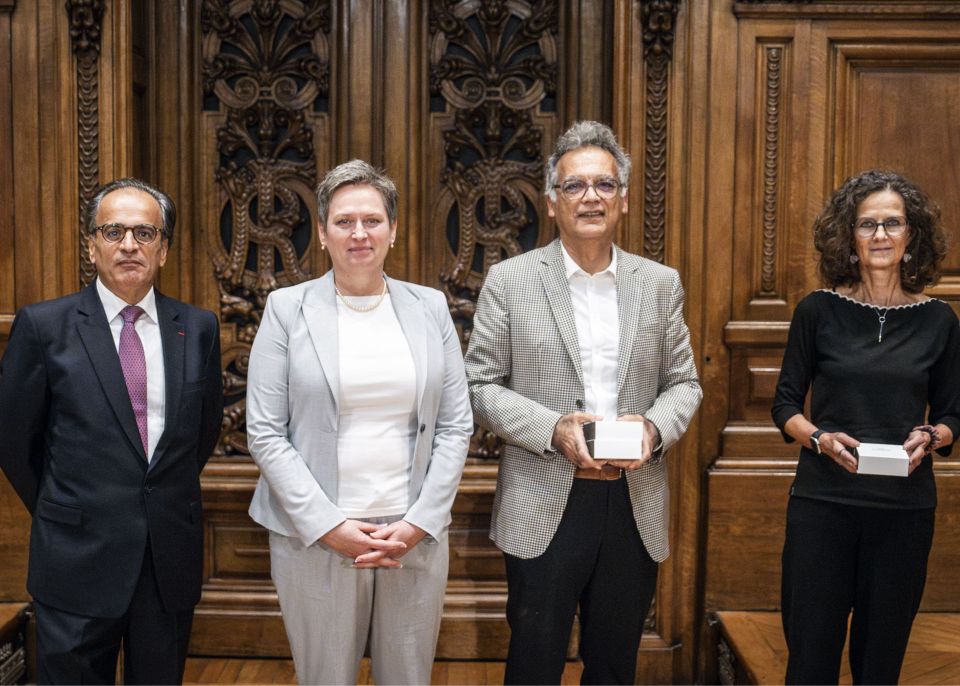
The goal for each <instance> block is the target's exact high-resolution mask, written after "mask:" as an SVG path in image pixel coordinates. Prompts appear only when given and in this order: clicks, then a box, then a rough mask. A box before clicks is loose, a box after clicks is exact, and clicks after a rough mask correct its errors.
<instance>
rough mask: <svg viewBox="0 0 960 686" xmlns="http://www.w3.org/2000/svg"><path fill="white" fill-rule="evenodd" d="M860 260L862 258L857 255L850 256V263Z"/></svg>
mask: <svg viewBox="0 0 960 686" xmlns="http://www.w3.org/2000/svg"><path fill="white" fill-rule="evenodd" d="M859 261H860V258H859V257H857V256H856V255H851V256H850V264H856V263H857V262H859Z"/></svg>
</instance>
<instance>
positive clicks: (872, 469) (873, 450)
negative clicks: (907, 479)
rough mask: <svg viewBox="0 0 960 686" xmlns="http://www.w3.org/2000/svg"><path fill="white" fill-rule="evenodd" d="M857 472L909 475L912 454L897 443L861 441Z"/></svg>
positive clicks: (858, 450) (858, 451) (858, 449)
mask: <svg viewBox="0 0 960 686" xmlns="http://www.w3.org/2000/svg"><path fill="white" fill-rule="evenodd" d="M857 456H858V459H857V474H881V475H883V476H908V474H909V467H910V456H909V455H908V454H907V451H906V450H904V449H903V446H902V445H899V444H895V443H861V444H860V447H859V448H857Z"/></svg>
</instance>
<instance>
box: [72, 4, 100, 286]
mask: <svg viewBox="0 0 960 686" xmlns="http://www.w3.org/2000/svg"><path fill="white" fill-rule="evenodd" d="M103 11H104V5H103V0H67V12H69V14H70V40H71V42H72V44H73V52H74V54H75V55H76V61H77V146H78V147H77V195H78V200H79V203H78V205H79V208H80V218H79V221H78V228H79V231H78V233H79V236H78V242H79V245H78V252H79V255H80V283H81V284H84V285H86V284H88V283H90V282H91V281H93V279H94V278H95V277H96V267H94V266H93V263H92V262H91V261H90V255H89V254H88V252H87V250H86V248H85V246H86V240H87V239H86V235H87V232H86V227H84V226H83V219H82V218H83V213H84V211H85V208H86V207H87V205H88V204H89V203H90V201H91V200H93V196H94V195H95V194H96V192H97V188H98V187H99V185H100V102H99V93H100V34H101V32H102V22H103Z"/></svg>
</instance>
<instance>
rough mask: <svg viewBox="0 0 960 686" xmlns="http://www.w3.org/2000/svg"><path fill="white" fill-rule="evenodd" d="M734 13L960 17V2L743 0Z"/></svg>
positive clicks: (741, 15)
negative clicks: (841, 2)
mask: <svg viewBox="0 0 960 686" xmlns="http://www.w3.org/2000/svg"><path fill="white" fill-rule="evenodd" d="M733 13H734V14H735V15H736V16H737V17H738V18H742V19H751V18H754V19H764V18H768V19H769V18H775V17H786V18H792V19H839V18H853V19H871V18H874V19H895V20H903V19H927V20H934V19H957V18H960V5H958V4H957V3H956V2H954V0H940V2H930V0H926V1H924V2H890V3H887V2H883V3H880V2H848V3H843V4H838V3H829V4H828V3H825V2H814V1H812V0H740V1H739V2H736V3H734V5H733Z"/></svg>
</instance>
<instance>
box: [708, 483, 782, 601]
mask: <svg viewBox="0 0 960 686" xmlns="http://www.w3.org/2000/svg"><path fill="white" fill-rule="evenodd" d="M792 481H793V469H792V468H791V469H788V470H770V469H761V470H746V469H744V470H738V471H733V470H729V471H725V470H714V471H712V472H711V473H710V475H709V477H708V486H707V487H708V489H709V496H710V516H709V518H708V519H707V522H706V525H707V541H706V564H707V569H708V570H709V577H708V578H709V583H708V584H707V586H706V589H705V598H704V602H705V605H706V607H707V608H708V609H715V608H722V609H725V610H726V609H730V610H777V609H779V607H780V554H781V552H782V549H783V532H784V530H785V517H784V513H785V512H786V510H787V498H788V495H789V489H790V483H791V482H792Z"/></svg>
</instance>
